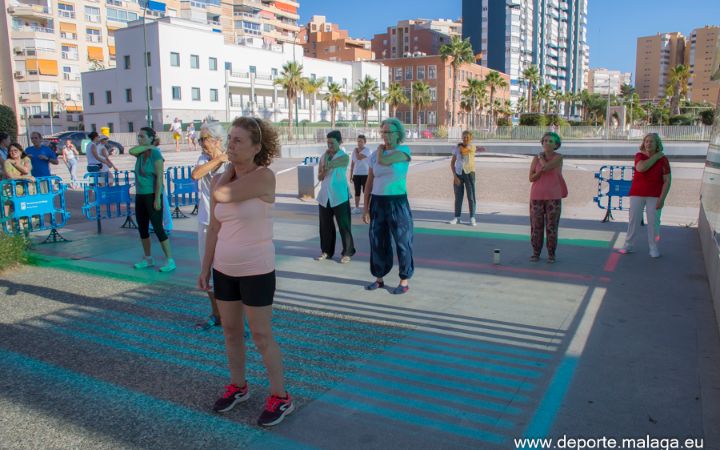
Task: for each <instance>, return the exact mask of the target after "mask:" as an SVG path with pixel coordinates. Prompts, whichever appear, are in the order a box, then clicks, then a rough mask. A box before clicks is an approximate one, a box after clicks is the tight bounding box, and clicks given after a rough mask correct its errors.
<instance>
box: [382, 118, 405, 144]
mask: <svg viewBox="0 0 720 450" xmlns="http://www.w3.org/2000/svg"><path fill="white" fill-rule="evenodd" d="M382 125H387V126H389V127H393V128H394V129H395V131H397V133H398V144H400V143H403V142H405V126H404V125H403V124H402V122H400V120H399V119H396V118H395V117H389V118H387V119H385V120H383V121H382V124H381V126H382Z"/></svg>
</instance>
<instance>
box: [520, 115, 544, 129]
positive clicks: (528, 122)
mask: <svg viewBox="0 0 720 450" xmlns="http://www.w3.org/2000/svg"><path fill="white" fill-rule="evenodd" d="M520 125H522V126H528V127H544V126H546V125H547V119H546V118H545V115H544V114H538V113H527V114H523V115H521V116H520Z"/></svg>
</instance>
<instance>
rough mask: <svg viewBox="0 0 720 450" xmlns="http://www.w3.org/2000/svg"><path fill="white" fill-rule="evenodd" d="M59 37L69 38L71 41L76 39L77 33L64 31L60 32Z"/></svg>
mask: <svg viewBox="0 0 720 450" xmlns="http://www.w3.org/2000/svg"><path fill="white" fill-rule="evenodd" d="M60 38H62V39H69V40H71V41H77V33H68V32H65V31H61V32H60Z"/></svg>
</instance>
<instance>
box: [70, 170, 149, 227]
mask: <svg viewBox="0 0 720 450" xmlns="http://www.w3.org/2000/svg"><path fill="white" fill-rule="evenodd" d="M131 174H132V172H130V171H127V170H123V171H120V172H113V173H110V172H91V173H86V174H85V177H84V179H85V183H84V185H85V188H84V192H83V194H84V199H85V201H84V203H83V207H82V212H83V215H84V216H85V217H86V218H87V219H88V220H95V221H97V226H98V233H101V232H102V223H101V221H102V219H114V218H117V217H125V223H123V224H122V226H121V228H137V225H136V224H135V221H134V220H133V218H132V216H133V209H132V201H131V199H130V188H131V187H132V186H133V183H132V182H133V181H134V178H131Z"/></svg>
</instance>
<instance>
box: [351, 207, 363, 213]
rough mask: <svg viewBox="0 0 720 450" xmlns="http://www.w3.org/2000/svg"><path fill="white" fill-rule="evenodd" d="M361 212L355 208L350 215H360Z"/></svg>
mask: <svg viewBox="0 0 720 450" xmlns="http://www.w3.org/2000/svg"><path fill="white" fill-rule="evenodd" d="M361 212H362V210H361V209H360V208H353V209H352V210H351V211H350V214H360V213H361Z"/></svg>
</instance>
